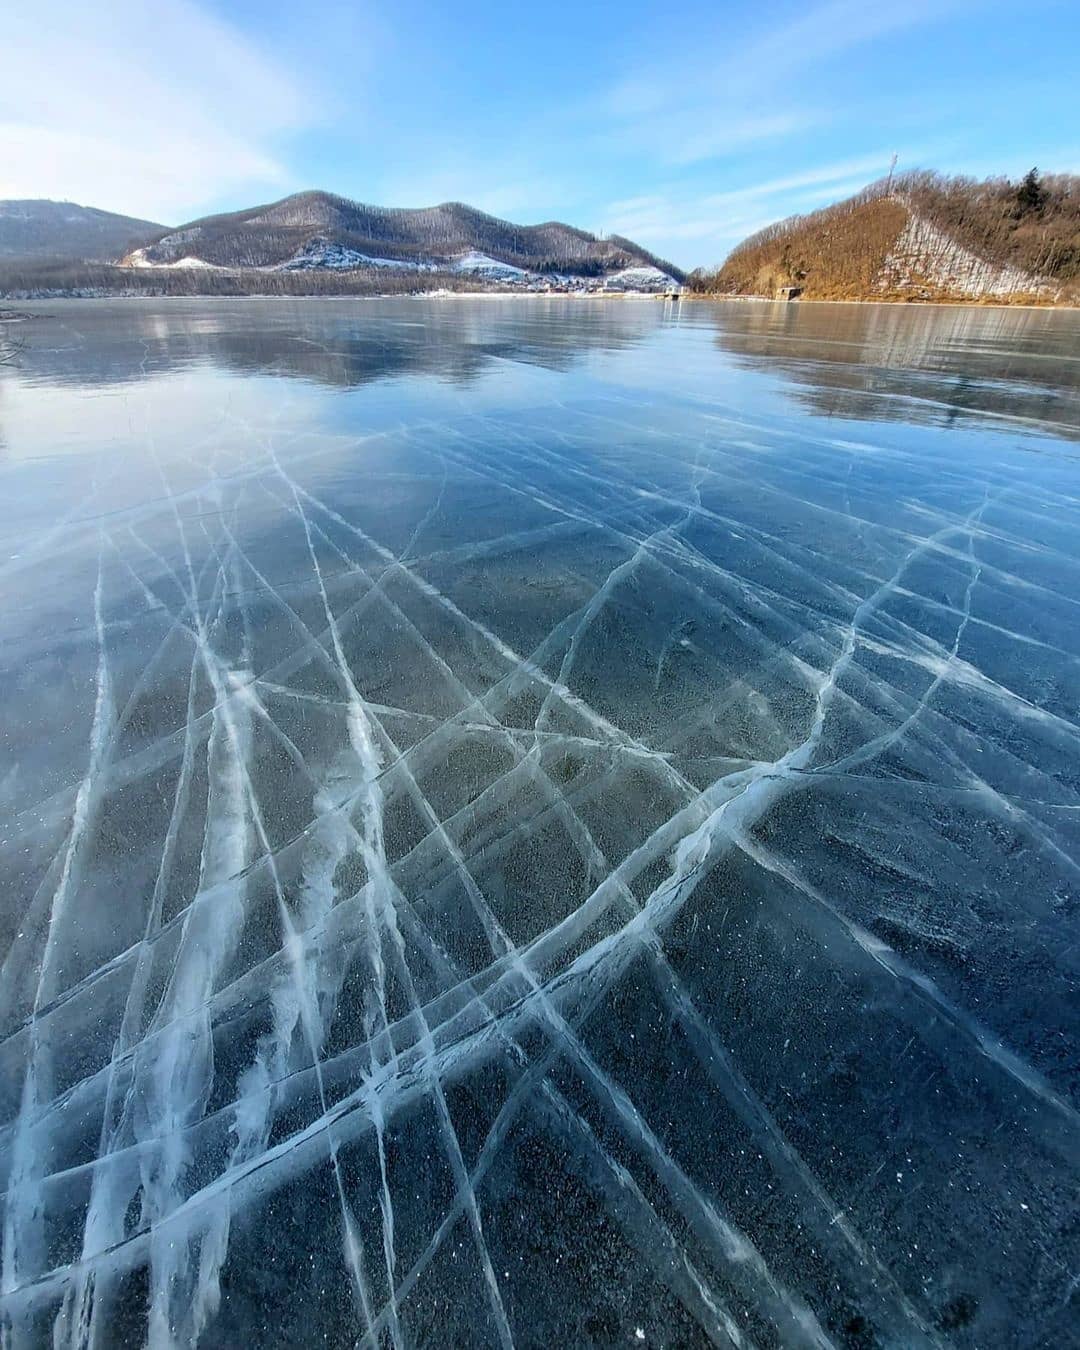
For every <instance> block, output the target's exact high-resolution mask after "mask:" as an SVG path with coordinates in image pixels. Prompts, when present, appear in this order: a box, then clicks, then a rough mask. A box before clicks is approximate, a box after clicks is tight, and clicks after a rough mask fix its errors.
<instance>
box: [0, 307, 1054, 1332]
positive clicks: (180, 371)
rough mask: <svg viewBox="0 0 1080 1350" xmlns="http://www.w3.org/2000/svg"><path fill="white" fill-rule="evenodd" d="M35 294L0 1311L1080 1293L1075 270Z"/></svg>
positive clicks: (538, 1328)
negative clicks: (362, 296) (748, 301)
mask: <svg viewBox="0 0 1080 1350" xmlns="http://www.w3.org/2000/svg"><path fill="white" fill-rule="evenodd" d="M24 333H25V337H26V341H25V343H24V346H23V351H22V355H21V358H20V364H19V366H18V367H17V368H13V369H10V370H5V371H4V372H3V374H2V383H0V446H2V459H0V474H2V475H3V481H4V484H5V488H6V491H5V501H6V503H7V505H8V510H7V512H6V513H5V519H4V521H3V523H2V525H0V586H2V588H3V590H2V594H3V611H2V613H3V619H2V622H3V625H4V657H3V663H2V669H0V681H2V707H3V713H2V730H3V739H2V744H3V747H4V759H3V763H2V764H0V876H2V879H3V897H4V899H3V906H2V910H0V937H2V943H3V954H4V959H3V967H2V979H0V1055H2V1064H3V1073H2V1078H0V1083H2V1089H3V1098H2V1100H3V1119H2V1122H0V1187H2V1192H3V1193H2V1196H0V1205H2V1208H3V1223H2V1259H0V1318H2V1328H3V1337H4V1341H3V1343H4V1344H5V1345H9V1346H12V1347H22V1346H36V1345H50V1344H51V1345H54V1346H57V1347H66V1348H70V1350H75V1348H76V1347H78V1348H80V1350H87V1348H88V1347H112V1346H117V1345H144V1344H145V1345H150V1346H153V1347H187V1346H196V1345H202V1346H226V1345H228V1346H233V1345H245V1344H260V1345H295V1344H314V1343H326V1344H332V1345H341V1346H367V1347H375V1346H393V1347H396V1348H397V1347H410V1346H414V1345H422V1344H442V1345H451V1344H455V1345H478V1346H479V1345H485V1346H486V1345H501V1346H504V1347H511V1346H515V1345H516V1346H525V1345H549V1344H552V1343H558V1342H559V1341H560V1340H562V1341H564V1342H566V1343H570V1344H591V1345H609V1344H620V1343H621V1344H625V1343H631V1342H635V1343H636V1342H644V1343H646V1344H648V1345H696V1344H702V1345H704V1344H714V1345H720V1346H730V1345H734V1346H770V1345H783V1346H788V1345H791V1346H833V1345H835V1346H871V1345H881V1346H897V1347H900V1346H903V1347H908V1346H918V1345H925V1346H934V1345H951V1344H957V1345H972V1346H975V1345H978V1346H998V1345H1000V1346H1005V1345H1030V1346H1036V1345H1064V1344H1066V1343H1068V1342H1069V1339H1070V1336H1071V1335H1072V1334H1073V1333H1070V1332H1069V1331H1068V1327H1069V1326H1074V1327H1075V1325H1076V1318H1077V1312H1078V1309H1077V1298H1078V1292H1080V1286H1078V1282H1077V1277H1076V1270H1077V1268H1078V1258H1080V1249H1078V1244H1077V1229H1076V1224H1075V1208H1074V1206H1075V1195H1076V1183H1077V1180H1078V1176H1077V1173H1078V1161H1077V1160H1078V1158H1080V1147H1078V1145H1080V1116H1078V1114H1077V1106H1078V1084H1077V1076H1076V1064H1077V1035H1076V1032H1077V1007H1078V1000H1077V998H1076V976H1077V950H1078V949H1077V943H1076V932H1077V928H1076V924H1077V916H1076V902H1077V895H1078V893H1080V835H1078V833H1077V830H1078V826H1080V770H1078V768H1077V766H1078V764H1080V754H1078V751H1080V697H1078V695H1080V609H1078V605H1080V601H1078V600H1077V595H1078V594H1080V550H1078V549H1077V542H1078V539H1080V488H1078V482H1080V480H1078V476H1077V471H1076V449H1075V447H1076V442H1077V438H1078V436H1080V396H1078V392H1077V382H1076V373H1075V372H1076V365H1075V360H1076V358H1075V350H1076V338H1077V333H1078V330H1077V322H1076V319H1075V318H1073V317H1071V316H1069V315H1068V314H1063V313H1059V314H1040V313H1034V312H1028V313H1024V312H1017V313H994V312H991V311H963V310H956V311H950V310H943V311H917V312H906V311H903V310H897V309H884V308H882V309H875V308H874V307H858V308H857V309H856V308H852V309H851V310H845V309H836V308H834V307H820V308H818V309H816V310H815V309H814V308H813V307H806V308H804V309H801V310H798V311H793V310H792V309H790V308H789V309H786V310H777V309H775V308H770V307H766V308H755V307H752V306H734V307H728V308H723V307H709V306H705V305H701V306H695V307H693V308H692V309H690V310H689V312H687V310H686V308H685V307H684V308H683V310H682V311H681V312H680V311H678V310H675V311H672V310H671V309H665V307H663V306H661V305H659V304H656V303H654V302H649V303H644V302H642V303H630V302H628V303H627V304H626V305H622V304H620V305H617V306H616V305H612V304H609V305H605V304H603V303H599V304H590V303H576V302H575V303H570V302H567V303H565V304H562V303H552V304H545V305H543V306H540V305H533V304H530V303H529V302H514V303H507V304H499V305H494V304H491V303H485V302H483V301H464V300H455V301H430V300H428V301H424V300H415V301H408V300H401V301H394V302H387V303H379V302H370V303H368V304H366V305H364V306H356V305H355V304H353V303H351V302H335V301H312V302H298V303H285V302H262V301H247V302H244V303H242V304H239V305H226V304H217V303H215V304H213V305H209V304H206V303H202V304H200V303H197V302H191V303H188V302H181V301H177V302H172V303H167V304H160V305H158V306H156V307H155V305H154V304H152V303H145V304H144V303H142V302H125V303H120V304H104V303H103V304H97V303H96V302H94V303H90V302H85V303H81V302H73V303H66V304H59V303H57V304H52V305H47V306H44V308H43V312H42V314H41V315H40V316H39V317H37V318H35V319H33V320H32V321H30V322H28V323H26V324H25V325H24ZM1070 353H1071V355H1070ZM1070 363H1071V364H1070Z"/></svg>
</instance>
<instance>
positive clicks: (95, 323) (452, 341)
mask: <svg viewBox="0 0 1080 1350" xmlns="http://www.w3.org/2000/svg"><path fill="white" fill-rule="evenodd" d="M34 312H35V314H37V315H41V316H43V317H42V318H41V320H40V322H38V323H36V324H34V325H33V326H32V327H31V328H29V329H28V331H27V337H28V343H27V348H26V351H25V353H24V354H23V359H22V361H21V369H22V370H23V371H24V373H25V375H26V376H28V377H29V378H33V379H41V380H46V381H49V382H55V383H58V384H65V385H68V384H86V385H93V384H114V383H122V382H124V381H127V380H139V379H142V378H144V377H145V376H146V375H148V374H151V375H154V374H162V373H166V372H168V371H171V370H176V369H183V368H185V367H189V366H192V365H197V364H200V363H206V364H210V365H213V366H215V367H217V368H219V369H223V370H233V371H236V372H238V373H245V374H257V373H262V374H267V375H285V376H292V377H295V378H297V379H304V380H311V381H315V382H317V383H319V384H326V385H332V386H335V387H338V388H349V387H351V386H354V385H361V384H366V383H368V382H370V381H372V380H381V379H391V378H393V377H395V376H398V375H411V374H421V375H423V374H427V375H435V376H438V377H440V378H442V379H446V380H451V381H454V382H457V383H468V382H469V381H470V380H473V379H475V378H476V377H477V376H478V375H479V374H480V373H481V372H482V371H484V370H485V369H487V368H489V367H490V364H491V362H492V361H495V360H500V359H503V360H512V361H525V362H530V363H535V364H537V365H541V366H546V367H548V368H550V369H552V370H562V369H566V368H567V367H568V366H570V365H572V364H573V363H574V361H575V360H576V359H578V357H579V356H581V355H583V354H584V353H586V352H587V351H589V350H595V349H604V348H610V349H618V348H620V347H623V346H625V345H626V344H627V343H633V342H637V341H640V340H641V338H642V337H644V336H645V335H646V334H647V333H648V332H650V331H651V330H652V329H654V328H655V327H656V324H657V322H658V321H659V319H660V310H659V308H657V307H656V306H655V303H654V302H648V301H642V302H641V303H634V302H630V303H620V304H612V303H605V302H603V301H599V302H594V303H590V302H588V301H581V300H576V299H572V300H558V299H555V300H546V299H535V300H530V301H529V303H528V304H525V305H520V304H519V305H512V304H510V303H508V302H507V301H506V300H505V299H501V298H492V299H486V300H475V299H474V300H468V299H466V300H460V299H454V298H453V297H450V296H446V297H442V298H440V299H438V300H437V301H430V300H429V301H423V300H421V301H416V302H410V301H409V300H406V299H394V300H390V301H388V302H382V303H380V302H379V301H377V300H374V301H373V300H364V301H359V302H358V301H356V300H344V301H342V300H333V299H320V300H319V301H318V302H317V303H316V304H315V305H312V304H311V302H310V301H304V300H300V301H296V302H293V301H288V300H281V299H274V300H269V301H260V300H258V299H246V300H241V301H239V302H228V301H220V302H219V301H213V300H211V301H205V300H202V301H187V300H167V301H152V300H151V301H145V302H144V301H131V300H121V301H116V302H111V303H110V302H102V303H97V302H95V303H93V304H87V305H82V306H78V305H76V306H75V307H72V305H71V304H70V303H69V304H66V305H60V306H57V305H56V304H55V302H54V303H53V304H51V305H50V304H38V305H36V306H34ZM50 316H54V317H50Z"/></svg>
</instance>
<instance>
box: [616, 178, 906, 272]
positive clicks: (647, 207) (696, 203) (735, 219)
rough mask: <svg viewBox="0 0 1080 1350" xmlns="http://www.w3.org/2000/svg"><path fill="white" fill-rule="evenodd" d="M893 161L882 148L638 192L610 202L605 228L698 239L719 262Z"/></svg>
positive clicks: (660, 244) (651, 238)
mask: <svg viewBox="0 0 1080 1350" xmlns="http://www.w3.org/2000/svg"><path fill="white" fill-rule="evenodd" d="M906 158H913V156H910V155H909V156H907V157H906ZM888 165H889V154H888V152H886V151H881V152H878V153H875V154H871V155H861V156H858V157H855V158H851V159H842V160H837V161H834V162H833V163H830V164H820V165H816V166H815V167H814V168H811V169H806V170H803V171H802V172H800V173H795V174H786V175H784V176H782V177H776V178H770V179H766V180H763V181H762V182H758V183H748V184H746V185H745V186H743V187H739V188H733V189H730V190H728V191H725V192H706V193H701V192H694V191H687V190H685V189H672V190H671V191H670V192H667V193H655V194H653V195H650V196H643V197H632V198H628V199H625V200H622V201H616V202H612V203H611V204H610V206H609V207H608V208H607V211H606V213H605V228H607V229H609V230H611V231H613V232H616V233H619V234H626V235H629V236H630V237H631V238H634V239H638V240H640V241H641V242H642V243H644V244H651V245H653V246H654V247H657V248H659V249H661V250H663V248H664V247H665V245H666V243H667V242H669V241H677V242H679V243H686V244H693V245H694V246H695V247H696V248H698V249H699V250H701V251H702V257H703V259H704V258H707V259H708V260H711V261H715V262H719V261H720V259H721V258H722V256H723V255H724V254H725V253H727V252H728V250H729V249H730V248H731V247H732V246H733V245H734V244H736V243H738V242H739V240H740V239H744V238H745V237H746V236H747V235H748V234H753V233H754V231H755V230H758V229H760V228H761V227H762V226H764V225H767V224H769V222H770V221H773V220H776V219H778V218H780V217H783V216H785V215H790V214H791V213H792V212H794V211H803V210H811V209H813V208H814V207H816V206H820V205H823V204H824V203H825V202H829V201H835V200H836V199H837V198H841V197H845V196H849V195H850V194H851V193H853V192H856V191H858V189H859V188H861V187H863V186H864V185H865V184H866V183H867V182H869V181H871V180H872V179H874V178H876V177H879V176H880V175H881V174H882V173H884V172H885V171H886V170H887V169H888Z"/></svg>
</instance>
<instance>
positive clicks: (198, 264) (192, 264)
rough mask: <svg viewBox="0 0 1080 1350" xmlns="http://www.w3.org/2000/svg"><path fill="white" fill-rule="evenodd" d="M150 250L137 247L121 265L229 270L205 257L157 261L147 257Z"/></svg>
mask: <svg viewBox="0 0 1080 1350" xmlns="http://www.w3.org/2000/svg"><path fill="white" fill-rule="evenodd" d="M147 252H148V250H147V249H145V248H137V249H136V250H135V252H134V253H129V254H128V255H127V257H126V258H125V259H124V261H123V263H122V264H121V266H123V267H153V268H157V269H158V270H169V271H176V270H177V269H178V268H185V267H186V268H202V269H203V270H204V271H207V272H227V271H229V270H230V269H229V268H227V267H219V266H218V264H217V263H210V262H206V261H205V259H203V258H192V257H189V258H174V259H173V261H172V262H155V261H154V260H153V258H148V257H147Z"/></svg>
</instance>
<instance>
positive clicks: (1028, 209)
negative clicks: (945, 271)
mask: <svg viewBox="0 0 1080 1350" xmlns="http://www.w3.org/2000/svg"><path fill="white" fill-rule="evenodd" d="M913 214H914V215H915V216H917V217H919V218H921V219H922V220H925V221H926V222H928V223H929V224H930V225H931V226H933V227H934V228H935V229H936V230H938V231H940V232H941V234H942V236H946V237H947V238H948V240H950V241H952V242H953V243H954V244H956V245H957V246H959V247H960V248H962V249H966V250H968V251H969V252H970V253H972V254H974V255H975V256H976V257H977V258H978V259H981V260H984V261H985V262H986V263H989V264H992V265H993V266H995V267H1000V268H1012V269H1016V270H1017V271H1018V272H1022V273H1025V274H1028V275H1029V276H1030V277H1031V278H1032V281H1033V283H1035V282H1042V283H1046V289H1047V290H1048V291H1053V290H1054V289H1057V290H1060V291H1061V293H1062V294H1063V295H1065V296H1073V295H1075V294H1076V293H1077V292H1078V291H1080V178H1078V177H1075V176H1073V175H1069V174H1055V175H1046V176H1040V174H1039V173H1038V171H1037V170H1035V169H1033V170H1031V172H1030V173H1028V174H1027V175H1025V177H1024V178H1023V179H1021V180H1020V181H1019V182H1015V181H1010V180H1009V179H1007V178H994V179H988V180H985V181H979V180H977V179H973V178H964V177H945V176H943V175H941V174H937V173H932V172H927V171H921V170H919V171H914V172H911V173H906V174H901V175H897V176H895V177H890V178H887V179H882V180H881V181H879V182H876V183H872V184H870V186H869V187H867V188H866V189H864V190H863V191H862V192H860V193H857V194H856V195H855V196H853V197H849V198H847V199H846V200H845V201H842V202H837V203H836V204H835V205H832V206H827V207H825V208H823V209H822V210H820V211H814V212H812V213H810V214H808V215H800V216H791V217H789V218H788V219H786V220H781V221H777V222H776V223H774V224H772V225H769V226H767V227H766V228H765V229H763V230H759V231H758V232H757V233H756V234H754V235H751V236H750V237H749V238H747V239H745V240H743V242H742V243H741V244H739V245H738V246H737V247H736V248H734V249H733V250H732V251H731V253H730V254H729V255H728V257H727V259H726V260H725V261H724V263H723V264H722V265H721V266H720V267H719V268H718V269H715V270H713V271H698V272H695V273H692V274H691V275H690V277H689V278H688V285H689V286H690V288H691V289H692V290H696V291H699V292H706V293H710V294H729V295H773V294H775V293H776V291H777V289H778V288H779V287H782V286H797V287H799V288H801V290H802V292H803V294H804V295H806V296H807V298H810V299H834V300H844V299H861V298H867V297H875V296H876V297H880V298H883V299H887V298H892V291H891V290H890V284H891V283H890V280H889V278H890V277H891V276H892V274H893V272H894V271H895V268H892V267H890V266H889V264H890V260H892V259H893V258H894V251H895V249H896V247H897V244H898V241H899V239H900V236H901V234H902V232H903V230H904V228H905V226H906V225H907V223H908V221H909V220H910V219H911V217H912V215H913ZM920 293H921V294H923V295H925V296H930V295H931V294H933V293H934V285H933V284H932V283H928V284H927V285H926V286H925V287H923V288H922V290H921V292H920ZM903 294H904V296H905V298H911V297H912V295H913V294H915V292H914V291H913V290H911V289H908V290H905V291H904V292H903ZM943 298H945V297H944V295H943ZM1017 298H1020V296H1019V295H1018V297H1017ZM1023 298H1025V299H1031V298H1039V295H1038V293H1037V292H1035V293H1033V294H1027V293H1024V294H1023ZM1044 298H1045V297H1044Z"/></svg>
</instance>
